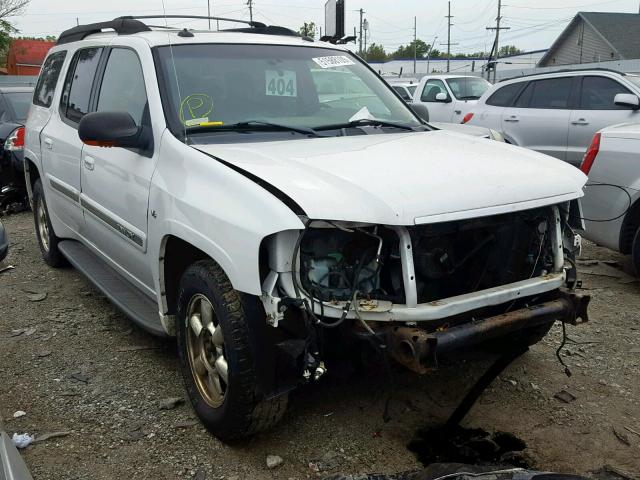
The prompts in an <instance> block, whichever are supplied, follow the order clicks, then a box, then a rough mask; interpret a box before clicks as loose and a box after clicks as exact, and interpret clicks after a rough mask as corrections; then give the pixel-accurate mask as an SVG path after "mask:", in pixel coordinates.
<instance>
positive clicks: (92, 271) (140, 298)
mask: <svg viewBox="0 0 640 480" xmlns="http://www.w3.org/2000/svg"><path fill="white" fill-rule="evenodd" d="M58 248H59V249H60V251H61V252H62V254H63V255H64V256H65V257H66V258H67V260H69V263H71V265H73V266H74V267H75V268H76V269H78V270H79V271H80V272H81V273H82V274H83V275H84V276H85V277H87V279H88V280H89V281H90V282H91V283H92V284H93V285H94V286H95V287H96V288H97V289H98V290H100V291H101V292H102V293H103V294H104V295H105V296H106V297H107V298H108V299H109V300H110V301H111V302H112V303H113V304H115V305H116V306H117V307H118V308H119V309H120V310H122V312H123V313H124V314H125V315H127V316H128V317H129V318H130V319H131V320H133V321H134V322H135V323H136V324H137V325H138V326H139V327H141V328H143V329H145V330H147V331H148V332H150V333H152V334H154V335H158V336H163V337H164V336H167V334H166V332H165V331H164V329H163V328H162V324H161V323H160V316H159V313H158V305H157V303H156V302H154V301H153V300H152V299H151V298H149V297H148V296H147V295H146V294H145V293H144V292H142V291H141V290H140V289H138V288H137V287H135V286H134V285H132V284H131V282H129V281H128V280H126V279H125V278H124V277H123V276H122V275H120V274H119V273H118V272H116V271H115V270H114V269H113V268H111V267H110V266H109V265H107V264H106V263H105V262H104V261H103V260H102V259H100V257H98V256H97V255H96V254H95V253H93V252H92V251H91V250H89V249H88V248H87V247H86V246H84V245H83V244H82V243H80V242H77V241H75V240H63V241H61V242H60V243H58Z"/></svg>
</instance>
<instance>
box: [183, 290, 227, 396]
mask: <svg viewBox="0 0 640 480" xmlns="http://www.w3.org/2000/svg"><path fill="white" fill-rule="evenodd" d="M185 321H186V323H187V324H186V332H187V335H186V337H187V339H186V340H187V355H188V356H189V366H190V367H191V374H192V375H193V379H194V381H195V383H196V386H197V387H198V391H199V392H200V395H201V396H202V398H204V400H205V401H206V402H207V403H208V404H209V406H211V407H213V408H218V407H219V406H220V405H222V403H223V402H224V396H225V394H226V392H227V387H228V385H229V366H228V365H227V359H226V358H225V355H224V354H225V352H224V338H223V336H222V328H221V327H220V325H219V322H217V321H216V318H215V313H214V311H213V305H211V302H210V301H209V299H208V298H207V297H205V296H204V295H202V294H197V295H194V296H193V297H192V298H191V300H190V301H189V306H188V307H187V316H186V320H185ZM216 323H218V325H216Z"/></svg>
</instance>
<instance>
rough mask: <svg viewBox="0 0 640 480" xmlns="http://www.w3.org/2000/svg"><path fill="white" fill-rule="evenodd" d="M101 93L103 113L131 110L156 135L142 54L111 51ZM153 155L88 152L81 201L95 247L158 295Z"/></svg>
mask: <svg viewBox="0 0 640 480" xmlns="http://www.w3.org/2000/svg"><path fill="white" fill-rule="evenodd" d="M106 54H107V55H108V59H107V61H106V65H105V67H104V74H103V75H102V78H101V83H100V84H99V87H98V88H97V89H96V92H97V93H96V103H95V109H96V111H98V112H101V111H110V112H127V113H129V115H131V117H132V118H133V120H134V121H135V122H136V124H137V125H138V126H142V127H143V128H144V129H146V132H145V134H149V135H151V121H150V114H149V105H148V101H147V93H146V92H147V90H146V88H145V79H144V76H143V74H142V66H141V64H140V59H139V57H138V55H137V53H136V52H135V51H134V50H132V49H129V48H111V49H109V51H108V52H106ZM155 163H156V156H155V155H154V152H153V151H148V152H140V151H135V150H133V149H125V148H102V147H97V146H90V145H85V146H84V147H83V149H82V168H81V172H82V173H81V177H82V179H81V180H82V195H81V203H82V207H83V209H84V211H85V219H86V224H87V235H86V238H87V240H89V242H90V243H91V244H92V246H93V247H94V248H95V249H96V250H97V251H98V252H99V253H100V254H102V255H103V256H104V257H106V259H107V260H109V261H110V262H111V264H112V266H114V267H116V268H117V269H118V270H119V271H120V273H122V274H124V275H125V276H126V277H127V278H128V279H129V280H130V281H132V282H133V283H134V284H136V285H137V286H138V287H139V288H142V289H143V290H147V292H148V293H151V292H153V279H152V276H151V270H150V267H149V265H150V263H149V262H148V261H147V259H146V251H147V213H148V203H149V186H150V183H151V176H152V175H153V171H154V169H155Z"/></svg>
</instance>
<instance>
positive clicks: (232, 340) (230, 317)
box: [176, 260, 287, 440]
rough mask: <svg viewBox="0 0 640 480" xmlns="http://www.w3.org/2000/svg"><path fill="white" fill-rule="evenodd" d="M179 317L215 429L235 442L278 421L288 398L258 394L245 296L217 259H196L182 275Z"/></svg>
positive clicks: (184, 354) (188, 378)
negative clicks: (265, 396) (232, 284)
mask: <svg viewBox="0 0 640 480" xmlns="http://www.w3.org/2000/svg"><path fill="white" fill-rule="evenodd" d="M178 318H179V325H178V328H177V332H176V333H177V341H178V352H179V356H180V366H181V369H182V376H183V379H184V383H185V386H186V389H187V393H188V395H189V399H190V400H191V404H192V405H193V408H194V410H195V411H196V413H197V415H198V417H200V419H201V420H202V422H203V423H204V425H205V426H206V427H207V428H208V429H209V431H211V433H213V434H214V435H215V436H216V437H219V438H221V439H225V440H232V439H237V438H242V437H246V436H249V435H252V434H254V433H257V432H259V431H262V430H265V429H267V428H269V427H271V426H272V425H274V424H275V423H277V422H278V421H279V420H280V419H281V418H282V415H283V414H284V411H285V409H286V406H287V396H286V395H282V396H279V397H275V398H270V399H265V398H262V396H261V395H260V394H259V393H258V391H257V374H256V360H257V359H256V358H254V352H253V349H252V346H251V345H252V344H251V341H250V331H249V328H248V322H247V320H246V318H245V304H244V300H243V298H242V296H241V295H240V293H238V292H237V291H235V290H234V289H233V287H232V286H231V283H230V282H229V279H228V278H227V276H226V275H225V274H224V272H223V271H222V269H221V268H220V267H219V266H218V265H217V264H215V263H214V262H213V261H211V260H202V261H199V262H196V263H195V264H193V265H192V266H190V267H189V268H188V269H187V271H186V272H185V273H184V275H183V276H182V279H181V281H180V291H179V295H178Z"/></svg>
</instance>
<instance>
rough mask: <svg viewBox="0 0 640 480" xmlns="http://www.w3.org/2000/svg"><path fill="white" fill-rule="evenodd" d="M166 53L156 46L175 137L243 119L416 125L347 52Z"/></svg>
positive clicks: (256, 48) (266, 48)
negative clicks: (361, 121)
mask: <svg viewBox="0 0 640 480" xmlns="http://www.w3.org/2000/svg"><path fill="white" fill-rule="evenodd" d="M172 50H173V52H172V51H171V48H170V47H168V46H167V47H160V48H158V49H157V61H158V62H159V67H160V70H161V75H162V77H163V79H164V89H163V90H164V91H163V102H164V108H165V112H166V115H167V119H168V122H169V125H170V127H171V129H172V131H173V132H174V134H178V135H179V134H181V132H183V131H184V130H187V131H189V129H194V130H199V131H201V130H202V127H203V126H204V127H211V130H215V129H216V127H222V128H224V127H230V126H233V125H237V124H242V123H243V122H253V124H255V122H269V123H272V124H280V125H287V126H292V127H298V128H299V127H303V128H313V129H318V128H322V127H327V126H334V125H339V124H346V123H348V122H353V121H357V120H373V119H379V120H383V121H385V122H392V123H401V124H405V125H411V126H419V125H420V122H419V120H418V119H417V118H416V117H415V115H413V113H412V112H411V111H410V110H409V109H408V108H407V106H406V105H405V104H404V103H403V102H402V101H400V100H399V99H398V98H397V97H396V96H395V95H394V94H393V93H392V92H391V91H390V89H389V87H388V86H387V85H386V84H385V83H384V82H383V81H381V80H380V79H379V78H378V77H377V76H376V75H375V74H374V73H373V72H372V71H371V70H369V69H368V68H367V67H366V66H365V65H363V64H362V63H361V62H360V61H359V60H357V59H356V58H355V57H353V56H352V55H351V54H350V53H348V52H344V51H341V50H333V49H325V48H315V47H295V46H281V45H225V44H201V45H178V46H176V45H174V46H173V47H172ZM174 62H175V64H174ZM222 128H221V129H222Z"/></svg>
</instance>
